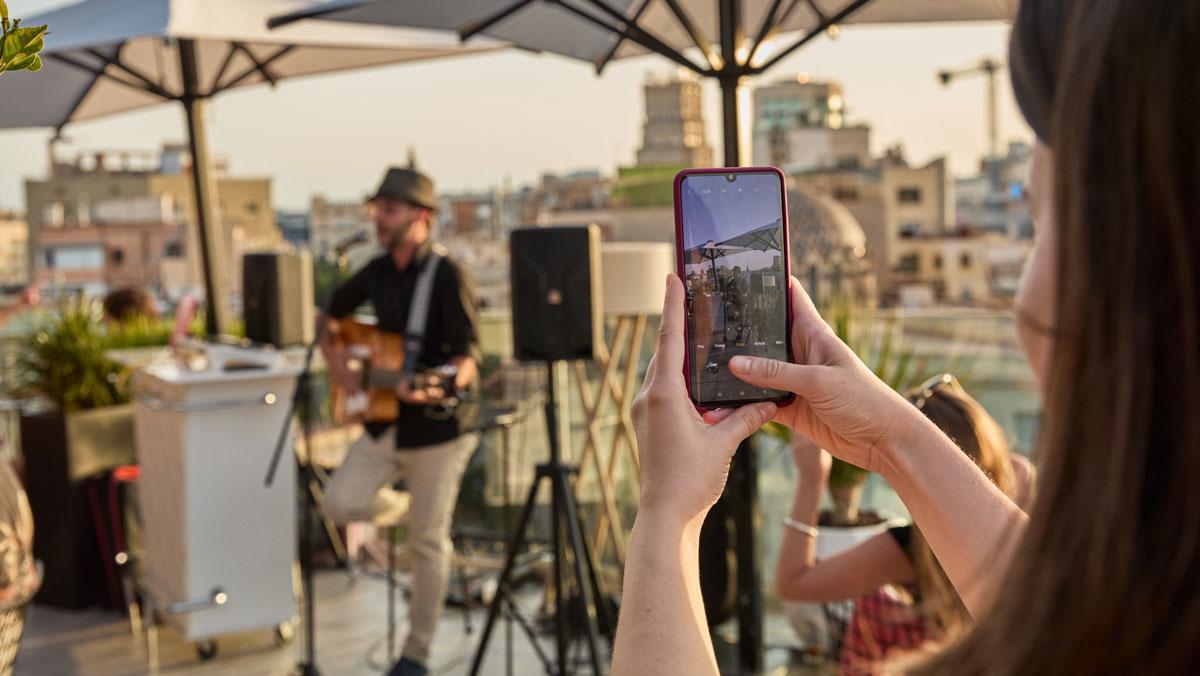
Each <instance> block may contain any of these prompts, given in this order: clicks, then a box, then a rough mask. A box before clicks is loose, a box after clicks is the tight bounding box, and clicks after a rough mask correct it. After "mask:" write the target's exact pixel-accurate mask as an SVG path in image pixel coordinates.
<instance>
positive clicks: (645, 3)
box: [595, 0, 650, 75]
mask: <svg viewBox="0 0 1200 676" xmlns="http://www.w3.org/2000/svg"><path fill="white" fill-rule="evenodd" d="M641 3H642V4H641V5H639V6H638V8H637V9H635V10H634V11H633V20H634V21H637V20H638V19H640V18H642V12H645V11H646V8H647V7H649V6H650V0H641ZM622 42H625V35H624V34H621V35H618V36H617V40H616V42H614V43H613V46H612V49H609V50H608V53H607V54H605V55H604V57H603V58H601V59H600V60H599V61H597V62H596V64H595V65H596V74H597V75H599V74H600V73H602V72H604V68H605V67H606V66H608V63H609V62H610V61H612V60H613V58H615V57H616V56H617V50H618V49H620V48H621V43H622Z"/></svg>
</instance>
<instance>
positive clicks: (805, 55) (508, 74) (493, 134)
mask: <svg viewBox="0 0 1200 676" xmlns="http://www.w3.org/2000/svg"><path fill="white" fill-rule="evenodd" d="M63 4H69V3H64V2H62V0H9V2H8V5H9V8H10V11H11V13H13V14H15V15H17V16H30V15H32V14H35V13H38V12H41V11H43V10H46V9H51V8H54V7H58V6H61V5H63ZM1007 35H1008V28H1007V26H1003V25H1000V24H974V25H971V24H944V25H938V26H932V27H879V28H860V27H848V28H846V29H844V30H843V31H842V33H841V36H840V37H839V38H838V39H837V40H829V39H828V38H824V37H823V38H820V39H818V40H816V41H815V42H814V43H813V44H811V45H809V46H807V47H806V48H804V49H801V50H799V51H798V52H797V53H795V54H793V55H792V56H790V57H789V58H788V59H786V60H784V61H783V62H781V63H780V64H779V65H778V66H776V68H775V69H774V70H773V71H772V72H771V73H768V74H767V75H765V76H763V77H761V78H759V81H766V82H770V81H773V80H777V79H780V78H784V77H792V76H794V75H796V74H797V73H800V72H805V73H809V74H810V75H811V76H812V77H813V78H814V79H836V80H840V81H841V82H842V84H843V87H844V89H845V92H844V93H845V98H846V104H847V109H848V121H849V122H851V123H857V122H865V123H868V124H870V125H871V126H872V127H873V128H874V130H873V134H872V141H871V143H872V148H873V150H874V151H876V152H878V151H881V150H882V149H883V148H884V147H885V146H887V145H890V144H892V143H896V142H902V143H903V144H904V146H905V147H906V149H907V150H908V155H909V159H910V160H911V161H916V162H924V161H926V160H929V159H931V158H933V157H935V156H938V155H948V156H949V158H950V162H951V166H952V168H953V170H954V171H955V172H956V173H958V174H964V173H971V172H973V171H974V170H975V167H976V165H977V162H978V158H979V156H980V155H981V154H982V153H983V152H984V151H985V149H986V144H987V138H986V127H985V121H984V120H985V116H984V101H985V98H984V93H985V85H984V81H983V79H982V78H971V79H964V80H962V81H959V82H956V83H954V84H953V85H952V86H951V87H950V88H948V89H947V88H943V87H942V86H941V85H940V84H939V83H938V82H937V80H936V78H935V75H934V74H935V72H936V71H937V70H939V69H942V68H947V67H954V68H957V67H963V66H967V65H970V64H972V63H974V62H977V61H978V60H979V59H980V58H982V57H984V56H993V57H998V58H1003V57H1004V56H1005V51H1006V50H1005V45H1006V41H1007ZM668 63H669V62H667V61H666V60H665V59H662V58H661V57H658V56H656V55H649V56H645V57H638V58H634V59H630V60H626V61H622V62H618V63H616V64H614V65H611V66H609V68H608V69H607V70H606V71H605V73H604V75H603V76H601V77H596V76H595V74H594V71H593V69H592V68H591V66H590V65H589V64H585V63H582V62H577V61H573V60H569V59H566V58H562V57H558V56H553V55H534V54H528V53H524V52H519V51H513V52H506V53H500V54H486V55H481V56H472V57H462V58H454V59H448V60H443V61H435V62H427V63H420V64H414V65H400V66H392V67H386V68H375V69H370V70H364V71H355V72H350V73H343V74H334V75H325V76H316V77H311V78H304V79H298V80H289V81H284V82H282V83H281V84H280V85H279V86H278V87H277V88H275V89H274V90H272V89H270V88H267V87H259V88H252V89H244V90H236V91H233V92H229V93H226V94H225V95H223V96H221V97H219V98H218V99H216V100H215V101H214V103H213V104H212V105H211V106H210V107H209V110H210V122H211V125H210V129H211V137H212V141H211V142H212V146H213V150H214V152H216V153H217V154H223V155H225V156H227V157H228V158H229V162H230V167H231V169H232V171H233V172H234V173H235V174H238V175H258V176H273V177H274V179H275V180H274V200H275V205H276V206H277V207H281V208H295V207H304V206H306V205H307V203H308V199H309V196H310V195H312V194H314V193H323V194H325V195H326V196H329V197H331V198H334V199H357V198H359V197H361V196H362V195H363V194H364V193H366V192H367V191H368V190H370V189H372V188H373V187H374V185H375V183H376V182H377V181H378V180H379V177H380V176H381V175H382V172H383V169H384V167H386V166H387V165H388V164H396V163H403V162H404V159H405V152H406V148H407V147H408V146H414V147H415V148H416V152H417V160H418V164H419V165H421V167H422V168H423V169H424V170H425V171H427V172H428V173H430V174H431V175H432V176H433V177H434V179H435V180H436V181H437V183H438V187H439V188H440V189H441V190H443V191H457V190H464V189H484V188H489V187H498V186H500V185H502V183H503V181H504V179H505V177H509V178H510V179H511V180H512V182H513V184H514V185H520V184H522V183H526V182H531V181H533V180H535V179H536V178H537V177H538V176H539V175H540V174H541V173H542V172H543V171H568V170H571V169H579V168H599V169H601V170H602V171H604V172H605V173H612V172H614V171H615V167H617V166H618V165H625V164H632V163H633V161H634V153H635V151H636V150H637V147H638V146H639V145H640V142H641V122H642V115H643V108H642V92H641V86H642V83H643V81H644V80H645V78H646V77H647V75H650V74H656V75H657V74H665V73H669V72H670V71H671V67H670V66H668V65H667V64H668ZM1001 96H1002V102H1003V107H1002V110H1001V132H1002V139H1010V138H1015V139H1022V140H1027V139H1029V138H1030V137H1031V133H1030V132H1029V130H1028V128H1027V127H1026V126H1025V124H1024V123H1023V122H1022V121H1021V119H1020V116H1019V115H1018V113H1017V112H1016V109H1015V107H1014V105H1013V103H1012V96H1011V93H1010V91H1009V87H1008V82H1007V80H1005V81H1004V82H1003V85H1002V87H1001ZM704 97H705V98H704V110H705V122H706V124H707V127H708V138H709V140H710V143H712V145H713V147H714V150H716V152H717V155H716V156H717V157H718V158H719V157H720V147H719V143H718V142H719V138H720V136H719V130H718V126H717V125H718V123H719V101H718V92H717V90H716V86H715V84H711V83H710V84H706V86H705V90H704ZM3 105H4V103H3V102H2V101H0V106H3ZM66 136H67V137H68V138H69V139H70V141H71V143H70V144H63V145H62V146H60V148H61V151H60V152H62V153H63V154H64V155H69V156H73V155H74V153H75V152H78V151H85V152H86V151H91V150H96V149H102V150H118V149H145V150H153V149H156V148H158V147H159V146H160V145H161V143H162V142H163V141H182V140H183V138H184V125H183V114H182V111H181V110H180V109H179V107H178V105H172V104H166V105H162V106H157V107H154V108H149V109H145V110H143V111H139V112H134V113H130V114H125V115H118V116H115V117H112V118H103V119H101V120H96V121H91V122H85V123H81V124H78V125H74V126H73V127H68V128H67V130H66ZM48 137H49V133H48V132H46V131H44V130H21V131H0V209H2V208H18V209H20V208H23V207H24V188H23V187H22V183H21V181H22V179H23V178H24V177H31V176H32V177H36V176H41V175H43V174H44V172H45V169H46V149H45V148H46V146H45V143H46V139H47V138H48Z"/></svg>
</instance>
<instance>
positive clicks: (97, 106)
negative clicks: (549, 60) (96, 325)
mask: <svg viewBox="0 0 1200 676" xmlns="http://www.w3.org/2000/svg"><path fill="white" fill-rule="evenodd" d="M312 4H313V3H312V1H311V0H85V1H84V2H79V3H77V4H74V5H69V6H67V7H63V8H61V9H58V10H54V11H51V12H47V13H45V14H42V15H40V16H36V17H32V18H31V19H29V20H27V21H26V22H25V23H27V24H29V25H37V24H49V26H50V32H49V34H48V35H47V36H46V42H45V48H44V49H43V51H42V61H43V68H42V70H41V71H40V72H38V73H26V72H15V73H8V74H6V75H5V76H4V78H3V79H0V129H13V128H23V127H55V128H61V127H62V126H63V125H65V124H68V123H71V122H77V121H81V120H89V119H94V118H97V117H101V116H105V115H112V114H116V113H122V112H126V111H131V110H135V109H138V108H143V107H146V106H151V105H156V104H160V103H162V102H164V101H178V102H180V103H182V104H184V109H185V112H186V114H187V123H188V137H189V142H190V146H191V152H192V157H193V166H194V171H193V172H192V173H193V179H194V188H195V191H196V195H197V199H196V200H195V202H196V208H197V214H196V215H197V225H198V228H199V242H200V249H201V260H202V262H203V266H204V284H205V292H206V295H207V297H208V299H209V302H208V303H207V310H208V330H209V332H210V333H220V332H222V331H223V330H224V329H225V328H226V326H227V323H226V320H225V317H224V314H225V310H224V304H223V303H222V302H220V299H224V298H228V296H229V294H228V293H227V292H225V291H224V290H223V287H224V286H225V284H226V279H225V276H224V268H225V265H224V263H223V260H222V258H223V251H224V249H223V244H222V241H223V236H222V235H223V233H222V232H221V230H220V228H217V227H215V226H214V222H215V218H214V215H215V213H216V211H215V208H214V206H215V204H216V199H215V196H214V190H215V187H214V183H213V181H212V180H211V177H210V174H209V171H208V163H209V162H208V159H209V158H208V145H207V133H206V128H205V125H204V107H205V106H204V104H205V102H206V101H207V99H209V98H211V97H213V96H216V95H218V94H220V93H222V92H225V91H228V90H230V89H234V88H239V87H247V86H252V85H259V84H264V83H267V84H272V85H274V84H275V83H276V82H278V81H280V80H283V79H287V78H293V77H299V76H304V75H315V74H319V73H331V72H335V71H342V70H350V69H354V68H362V67H368V66H380V65H385V64H396V63H404V62H409V61H422V60H426V59H434V58H442V57H449V56H456V55H465V54H473V53H479V52H484V51H488V50H493V49H497V48H500V47H502V45H500V44H499V43H497V42H496V41H494V40H491V39H485V40H483V41H481V42H477V43H472V44H470V45H464V44H462V43H461V41H460V40H459V39H458V37H457V35H453V34H450V33H447V32H444V31H443V32H437V31H432V30H422V29H418V28H397V27H384V26H364V25H350V24H307V25H304V24H298V25H295V26H289V27H287V28H285V29H281V30H269V29H268V28H267V19H268V18H270V17H271V16H274V15H277V14H279V13H281V12H294V11H298V10H301V9H304V8H306V7H311V6H312Z"/></svg>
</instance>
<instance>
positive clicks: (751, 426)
mask: <svg viewBox="0 0 1200 676" xmlns="http://www.w3.org/2000/svg"><path fill="white" fill-rule="evenodd" d="M774 415H775V404H772V403H770V402H765V403H760V404H751V405H749V406H743V407H741V408H739V409H737V410H736V411H734V412H733V413H730V414H729V416H728V417H726V418H725V419H724V420H722V421H721V422H719V423H717V424H716V425H713V429H715V430H716V431H717V432H718V433H719V434H721V436H722V437H724V440H725V441H726V442H728V445H729V446H731V447H732V446H736V445H737V444H738V443H739V442H740V441H741V440H742V439H745V438H746V437H748V436H750V435H751V434H754V431H755V430H757V429H758V428H760V427H762V426H763V425H766V424H767V423H768V422H769V421H770V420H771V418H772V417H773V416H774ZM730 450H731V452H732V449H730Z"/></svg>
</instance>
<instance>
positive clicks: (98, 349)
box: [14, 299, 171, 413]
mask: <svg viewBox="0 0 1200 676" xmlns="http://www.w3.org/2000/svg"><path fill="white" fill-rule="evenodd" d="M170 335H171V325H170V323H168V322H163V321H159V320H153V319H149V318H140V319H136V320H133V321H129V322H126V323H125V324H122V325H106V324H105V323H104V322H103V321H102V319H101V312H100V307H99V303H97V302H96V301H94V300H82V299H80V300H73V301H68V302H67V303H65V304H64V305H63V306H62V307H61V308H60V309H59V310H58V311H57V312H55V313H52V314H49V315H47V317H46V318H45V319H44V320H42V321H41V322H39V324H38V325H37V326H36V327H35V328H34V329H33V330H32V331H31V332H30V333H29V334H28V335H27V336H26V337H25V339H24V340H23V341H22V344H21V346H20V349H19V351H18V354H17V359H16V364H15V366H16V368H15V378H14V380H15V383H14V384H15V386H16V389H17V391H18V393H20V394H22V395H25V396H42V397H45V398H47V399H49V400H50V401H52V402H53V403H54V404H55V405H56V406H57V407H58V409H59V410H60V411H62V412H63V413H70V412H72V411H80V410H86V409H92V408H100V407H103V406H112V405H115V404H122V403H126V402H128V401H129V392H128V388H127V386H126V385H127V383H126V380H125V379H124V378H122V377H121V372H122V369H121V367H120V366H119V365H117V364H116V363H114V362H113V361H112V360H111V359H109V358H108V357H107V356H105V353H106V352H107V351H108V350H112V349H116V348H132V347H149V346H155V345H166V344H167V342H168V341H169V339H170Z"/></svg>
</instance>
